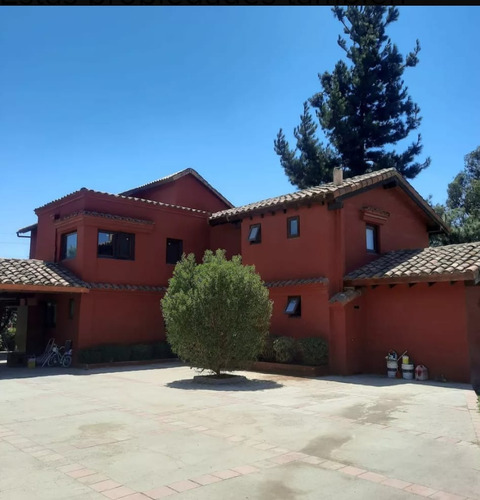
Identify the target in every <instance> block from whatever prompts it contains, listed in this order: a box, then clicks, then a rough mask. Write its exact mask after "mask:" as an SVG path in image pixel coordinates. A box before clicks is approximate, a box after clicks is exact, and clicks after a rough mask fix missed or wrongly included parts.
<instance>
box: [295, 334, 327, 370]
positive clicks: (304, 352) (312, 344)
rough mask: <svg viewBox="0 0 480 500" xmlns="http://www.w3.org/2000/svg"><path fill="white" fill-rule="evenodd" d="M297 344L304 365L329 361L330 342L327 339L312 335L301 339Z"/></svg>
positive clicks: (314, 364)
mask: <svg viewBox="0 0 480 500" xmlns="http://www.w3.org/2000/svg"><path fill="white" fill-rule="evenodd" d="M297 344H298V350H299V352H300V353H301V358H302V363H303V364H304V365H310V366H320V365H326V364H327V363H328V343H327V341H326V340H325V339H321V338H319V337H311V338H307V339H300V340H298V341H297Z"/></svg>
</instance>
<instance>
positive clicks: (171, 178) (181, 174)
mask: <svg viewBox="0 0 480 500" xmlns="http://www.w3.org/2000/svg"><path fill="white" fill-rule="evenodd" d="M189 174H190V175H193V177H195V178H196V179H197V180H198V181H200V182H201V183H202V184H203V185H204V186H206V187H207V188H208V189H209V190H210V191H212V192H213V193H214V194H215V195H216V196H217V197H218V198H220V199H221V200H222V201H223V202H224V203H225V204H226V205H228V206H229V207H233V205H232V204H231V203H230V202H229V201H228V200H227V199H226V198H225V197H224V196H223V195H222V194H220V193H219V192H218V191H217V190H216V189H215V188H214V187H213V186H212V185H211V184H209V183H208V182H207V181H206V180H205V179H204V178H203V177H202V176H201V175H200V174H199V173H198V172H197V171H196V170H194V169H193V168H186V169H184V170H181V171H180V172H175V173H174V174H171V175H167V176H166V177H162V178H161V179H157V180H156V181H152V182H148V183H147V184H143V185H141V186H138V187H136V188H133V189H129V190H128V191H124V192H123V193H120V194H121V195H124V196H131V195H132V194H135V193H137V192H138V191H143V190H144V189H150V188H154V187H157V186H161V185H162V184H167V183H168V182H173V181H176V180H177V179H180V178H181V177H184V176H185V175H189Z"/></svg>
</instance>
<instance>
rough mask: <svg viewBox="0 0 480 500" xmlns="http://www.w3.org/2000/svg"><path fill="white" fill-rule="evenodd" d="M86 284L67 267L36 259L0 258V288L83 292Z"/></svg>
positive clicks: (4, 289)
mask: <svg viewBox="0 0 480 500" xmlns="http://www.w3.org/2000/svg"><path fill="white" fill-rule="evenodd" d="M87 289H88V284H87V283H85V282H84V281H82V280H81V279H79V278H77V276H75V275H74V274H73V273H72V272H70V271H69V270H68V269H66V268H64V267H62V266H60V265H58V264H55V263H53V262H45V261H43V260H37V259H0V290H2V291H37V292H38V291H40V292H41V291H45V292H47V291H54V292H66V291H68V292H85V291H87Z"/></svg>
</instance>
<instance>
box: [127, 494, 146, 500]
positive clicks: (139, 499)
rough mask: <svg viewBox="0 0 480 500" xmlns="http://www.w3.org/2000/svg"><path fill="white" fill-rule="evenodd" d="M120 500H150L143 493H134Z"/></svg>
mask: <svg viewBox="0 0 480 500" xmlns="http://www.w3.org/2000/svg"><path fill="white" fill-rule="evenodd" d="M122 500H151V499H150V498H149V497H146V496H145V495H144V494H143V493H134V494H133V495H128V496H126V497H122Z"/></svg>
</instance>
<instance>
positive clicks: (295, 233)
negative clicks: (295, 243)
mask: <svg viewBox="0 0 480 500" xmlns="http://www.w3.org/2000/svg"><path fill="white" fill-rule="evenodd" d="M299 236H300V217H289V218H288V219H287V237H288V238H298V237H299Z"/></svg>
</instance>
